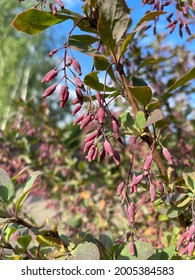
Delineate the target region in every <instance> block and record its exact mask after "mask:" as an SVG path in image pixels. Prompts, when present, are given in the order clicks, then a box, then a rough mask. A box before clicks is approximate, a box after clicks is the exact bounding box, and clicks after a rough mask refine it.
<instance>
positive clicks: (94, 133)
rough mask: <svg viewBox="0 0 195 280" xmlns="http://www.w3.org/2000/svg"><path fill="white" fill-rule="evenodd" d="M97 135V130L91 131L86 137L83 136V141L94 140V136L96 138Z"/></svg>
mask: <svg viewBox="0 0 195 280" xmlns="http://www.w3.org/2000/svg"><path fill="white" fill-rule="evenodd" d="M97 135H98V132H97V131H94V132H93V133H91V134H90V135H88V136H87V137H86V138H85V140H84V141H85V142H88V141H91V140H94V138H96V137H97Z"/></svg>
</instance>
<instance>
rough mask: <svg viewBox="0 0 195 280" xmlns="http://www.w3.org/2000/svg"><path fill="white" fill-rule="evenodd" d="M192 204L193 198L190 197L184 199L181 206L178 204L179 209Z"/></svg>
mask: <svg viewBox="0 0 195 280" xmlns="http://www.w3.org/2000/svg"><path fill="white" fill-rule="evenodd" d="M191 202H192V197H190V196H188V197H187V198H186V199H184V200H183V201H182V202H180V203H179V204H177V207H179V208H180V207H184V206H187V205H188V204H189V203H191Z"/></svg>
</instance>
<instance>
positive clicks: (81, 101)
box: [76, 87, 83, 103]
mask: <svg viewBox="0 0 195 280" xmlns="http://www.w3.org/2000/svg"><path fill="white" fill-rule="evenodd" d="M76 96H77V98H78V100H79V101H80V103H83V93H82V91H81V89H80V88H79V87H77V88H76Z"/></svg>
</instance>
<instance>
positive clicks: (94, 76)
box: [84, 71, 115, 92]
mask: <svg viewBox="0 0 195 280" xmlns="http://www.w3.org/2000/svg"><path fill="white" fill-rule="evenodd" d="M84 83H85V85H87V86H88V87H90V88H93V89H95V90H98V91H103V90H104V85H103V84H102V83H100V82H99V79H98V72H97V71H95V72H91V73H89V74H88V75H87V76H85V78H84ZM105 90H106V91H109V92H112V91H114V90H115V89H114V88H111V87H108V86H106V87H105Z"/></svg>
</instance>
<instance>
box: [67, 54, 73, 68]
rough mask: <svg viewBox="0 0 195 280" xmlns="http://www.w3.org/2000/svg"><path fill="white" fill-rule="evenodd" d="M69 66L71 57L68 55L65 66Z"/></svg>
mask: <svg viewBox="0 0 195 280" xmlns="http://www.w3.org/2000/svg"><path fill="white" fill-rule="evenodd" d="M71 64H72V57H71V56H69V55H68V56H67V57H66V65H67V66H70V65H71Z"/></svg>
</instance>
